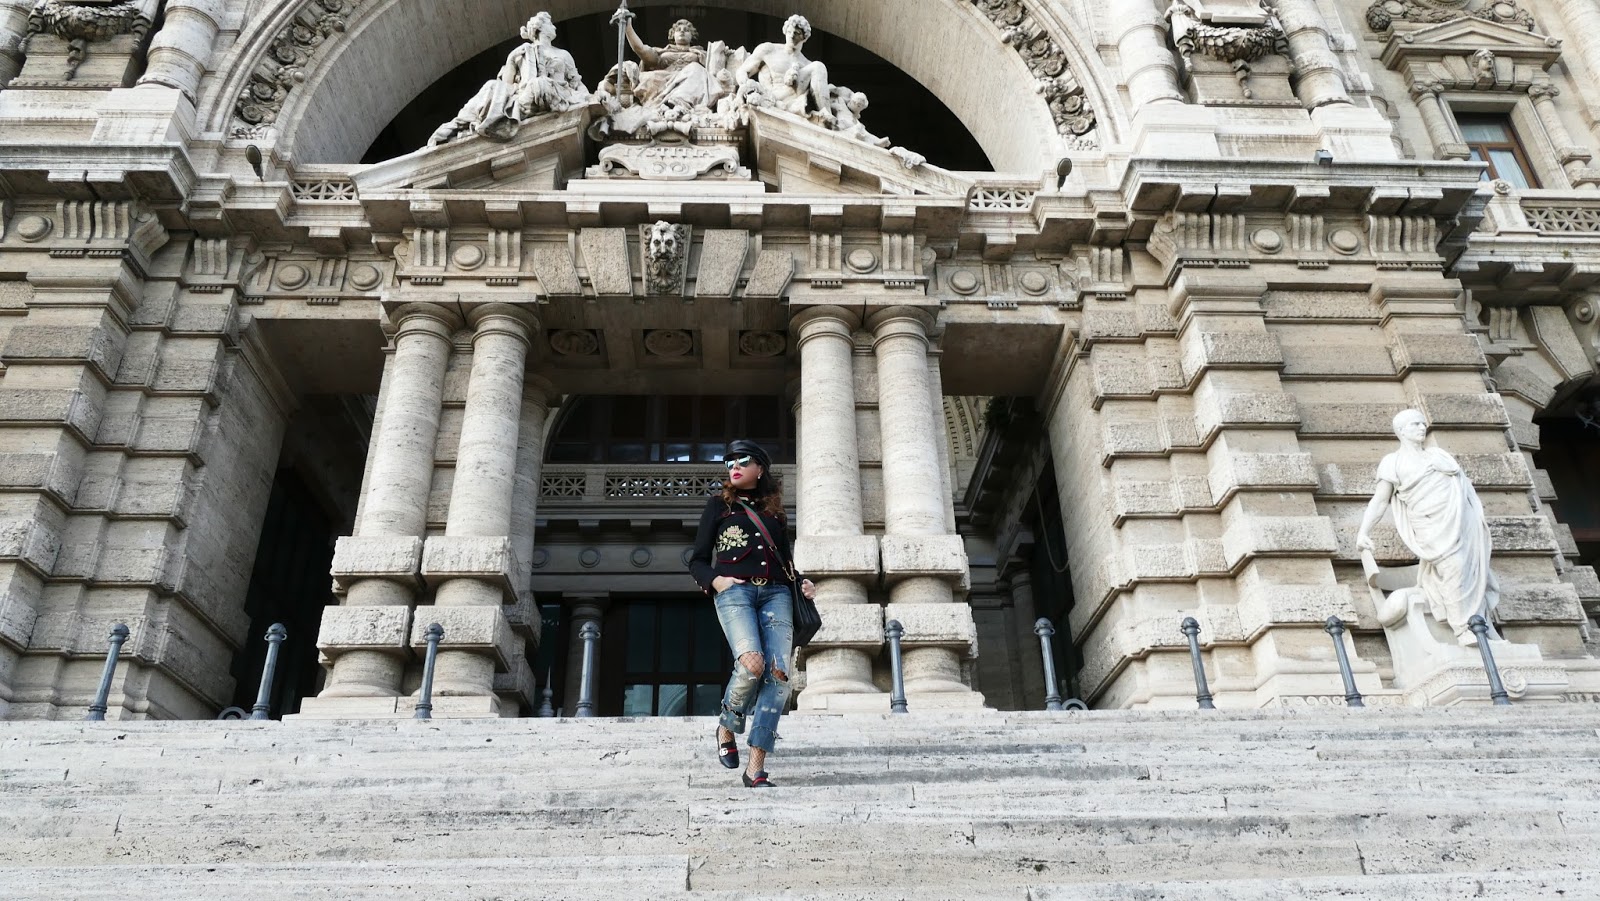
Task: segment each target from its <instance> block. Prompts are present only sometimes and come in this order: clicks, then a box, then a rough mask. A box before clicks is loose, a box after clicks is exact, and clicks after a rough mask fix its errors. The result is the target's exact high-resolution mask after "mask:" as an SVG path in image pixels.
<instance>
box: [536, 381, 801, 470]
mask: <svg viewBox="0 0 1600 901" xmlns="http://www.w3.org/2000/svg"><path fill="white" fill-rule="evenodd" d="M735 438H749V439H752V440H754V441H757V442H759V443H760V444H761V446H762V447H764V448H766V449H767V453H769V454H771V455H772V462H774V463H793V462H794V417H793V415H792V414H791V412H790V407H789V405H788V404H786V403H784V401H783V399H782V398H778V397H763V396H742V395H704V396H694V395H675V396H667V397H661V396H646V395H637V394H622V395H611V396H593V397H577V398H573V399H571V400H569V401H567V403H566V404H564V405H563V406H562V410H561V414H560V420H559V421H558V423H557V425H556V431H555V437H554V438H553V439H552V440H551V442H550V449H549V452H548V454H547V458H548V460H549V462H551V463H714V462H716V461H718V460H721V459H722V451H723V448H725V447H726V446H727V443H728V442H729V441H731V440H733V439H735Z"/></svg>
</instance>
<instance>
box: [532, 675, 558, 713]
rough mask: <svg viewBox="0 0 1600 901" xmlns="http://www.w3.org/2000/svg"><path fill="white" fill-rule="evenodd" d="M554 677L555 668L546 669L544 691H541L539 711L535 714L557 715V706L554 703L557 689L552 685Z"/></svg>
mask: <svg viewBox="0 0 1600 901" xmlns="http://www.w3.org/2000/svg"><path fill="white" fill-rule="evenodd" d="M554 678H555V671H554V670H553V669H551V670H545V673H544V691H541V692H539V712H538V713H536V714H534V715H535V716H541V717H552V716H555V715H556V708H555V705H554V704H553V703H552V701H554V699H555V696H556V690H555V689H554V688H551V687H550V684H551V681H552V680H553V679H554Z"/></svg>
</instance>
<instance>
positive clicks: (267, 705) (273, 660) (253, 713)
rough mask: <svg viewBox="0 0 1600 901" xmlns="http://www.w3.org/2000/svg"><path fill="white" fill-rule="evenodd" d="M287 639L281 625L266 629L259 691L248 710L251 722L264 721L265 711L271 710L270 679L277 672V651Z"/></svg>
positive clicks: (285, 631)
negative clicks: (265, 655) (265, 656)
mask: <svg viewBox="0 0 1600 901" xmlns="http://www.w3.org/2000/svg"><path fill="white" fill-rule="evenodd" d="M288 637H289V630H288V629H285V628H284V627H283V623H273V624H272V625H271V626H269V627H268V628H267V663H266V666H263V667H262V668H261V689H260V690H259V691H257V692H256V703H255V706H254V707H251V708H250V718H251V719H253V720H264V719H266V718H267V711H269V710H271V709H272V677H273V676H274V675H275V674H276V673H277V672H278V650H279V649H280V648H281V647H282V646H283V641H284V639H286V638H288Z"/></svg>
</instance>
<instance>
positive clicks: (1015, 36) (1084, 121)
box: [972, 0, 1095, 149]
mask: <svg viewBox="0 0 1600 901" xmlns="http://www.w3.org/2000/svg"><path fill="white" fill-rule="evenodd" d="M972 3H973V5H974V6H976V7H977V8H978V11H979V12H981V13H983V14H984V15H985V16H987V17H988V18H989V21H991V22H993V23H994V24H995V25H996V26H998V27H999V29H1000V34H1001V39H1002V40H1004V41H1005V42H1006V43H1007V44H1010V45H1011V46H1012V47H1013V48H1015V49H1016V51H1017V53H1018V54H1020V55H1021V56H1022V61H1023V62H1024V63H1026V64H1027V66H1028V71H1030V72H1032V73H1033V74H1034V77H1036V78H1038V79H1039V84H1038V87H1037V90H1038V92H1039V94H1040V95H1041V96H1043V97H1044V99H1045V103H1047V104H1049V106H1050V117H1051V118H1052V119H1054V120H1055V123H1056V130H1057V131H1058V132H1060V133H1061V134H1063V135H1065V136H1067V137H1068V138H1072V139H1074V143H1075V144H1077V145H1078V146H1079V147H1080V148H1083V149H1089V148H1092V147H1093V146H1094V138H1092V137H1090V136H1089V133H1090V132H1091V131H1094V127H1095V112H1094V108H1093V107H1091V106H1090V105H1089V101H1088V98H1087V97H1085V96H1084V92H1083V85H1081V84H1079V83H1078V79H1077V76H1075V75H1074V74H1073V73H1072V69H1071V67H1070V66H1069V65H1068V64H1067V55H1066V53H1065V51H1063V50H1062V49H1061V46H1060V45H1059V44H1057V43H1056V40H1055V38H1054V37H1052V36H1051V34H1050V32H1049V31H1048V30H1047V29H1046V28H1045V27H1044V26H1043V25H1042V24H1040V22H1039V21H1038V20H1037V19H1035V18H1034V17H1033V15H1032V13H1030V12H1029V11H1028V8H1027V7H1026V6H1025V5H1023V3H1022V0H972Z"/></svg>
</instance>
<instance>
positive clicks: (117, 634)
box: [84, 623, 128, 722]
mask: <svg viewBox="0 0 1600 901" xmlns="http://www.w3.org/2000/svg"><path fill="white" fill-rule="evenodd" d="M107 638H108V639H109V640H110V641H111V647H110V648H108V649H107V650H106V668H105V669H103V670H101V671H100V688H99V689H97V690H96V691H95V693H94V703H93V704H90V705H89V715H88V716H85V717H84V719H85V720H88V721H90V722H100V721H102V720H104V719H105V718H106V702H107V701H109V700H110V699H111V677H112V676H114V675H116V673H117V658H118V657H120V656H121V655H122V645H123V643H124V642H126V641H127V640H128V626H127V624H125V623H117V624H116V625H114V626H112V627H111V634H110V635H109V636H107Z"/></svg>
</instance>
